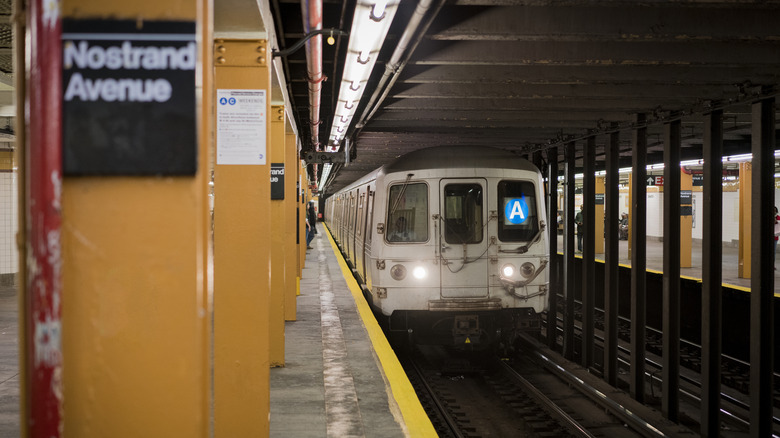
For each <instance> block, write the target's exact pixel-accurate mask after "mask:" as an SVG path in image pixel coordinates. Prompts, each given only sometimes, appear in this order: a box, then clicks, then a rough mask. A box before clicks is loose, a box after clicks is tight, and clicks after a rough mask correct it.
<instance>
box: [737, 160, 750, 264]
mask: <svg viewBox="0 0 780 438" xmlns="http://www.w3.org/2000/svg"><path fill="white" fill-rule="evenodd" d="M752 180H753V163H739V262H738V268H737V271H738V275H739V278H750V233H751V229H750V220H751V216H750V212H751V211H753V210H752V201H751V196H750V192H751V190H752V184H751V181H752Z"/></svg>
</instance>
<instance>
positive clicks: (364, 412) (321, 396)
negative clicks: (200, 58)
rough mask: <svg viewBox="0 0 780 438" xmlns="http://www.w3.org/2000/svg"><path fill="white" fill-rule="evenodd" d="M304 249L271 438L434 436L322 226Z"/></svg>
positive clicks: (275, 391)
mask: <svg viewBox="0 0 780 438" xmlns="http://www.w3.org/2000/svg"><path fill="white" fill-rule="evenodd" d="M318 229H319V230H320V233H319V234H318V236H317V237H316V238H315V239H314V240H313V241H312V247H313V248H314V249H310V250H308V251H307V253H306V265H305V268H304V270H303V276H302V278H301V287H300V295H299V296H298V299H297V305H298V312H297V320H296V321H292V322H287V323H286V327H285V361H286V362H285V366H284V367H282V368H274V369H271V437H293V436H294V437H326V436H327V437H403V436H416V437H417V436H431V437H435V436H436V433H435V431H434V429H433V427H432V426H431V424H430V421H429V420H428V418H427V416H426V415H425V412H424V410H423V409H422V406H420V403H419V401H418V400H417V396H416V395H415V394H414V390H413V389H412V387H411V384H410V383H409V381H408V380H407V378H406V375H405V374H404V373H403V370H402V369H401V366H400V364H398V361H397V359H396V357H395V354H394V353H393V351H392V349H391V348H390V346H389V345H388V343H387V340H386V339H385V338H384V336H383V334H382V332H381V329H380V328H379V326H378V325H377V323H376V320H375V319H374V317H373V315H372V314H371V311H370V310H369V308H368V306H367V305H366V303H365V301H364V300H363V298H362V295H361V292H360V289H359V287H358V285H357V283H356V282H355V281H354V280H353V279H352V277H351V275H350V273H349V270H348V268H347V266H346V264H344V262H343V259H341V256H340V255H337V252H336V251H335V246H334V245H333V243H332V240H331V239H330V237H329V236H328V234H327V230H325V227H324V226H323V225H322V224H319V225H318Z"/></svg>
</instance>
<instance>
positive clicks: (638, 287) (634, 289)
mask: <svg viewBox="0 0 780 438" xmlns="http://www.w3.org/2000/svg"><path fill="white" fill-rule="evenodd" d="M645 121H646V116H645V115H644V114H637V116H636V123H637V125H638V126H639V128H637V129H636V130H635V131H634V142H633V143H634V144H633V149H634V150H633V154H632V156H631V166H632V168H633V169H632V171H631V181H632V183H631V212H630V214H629V221H631V237H630V239H631V241H630V243H631V385H630V386H631V396H632V397H633V398H634V399H636V400H637V401H638V402H640V403H644V402H645V325H646V324H647V313H646V309H645V307H646V301H647V298H646V297H647V272H646V269H647V237H646V235H647V181H645V180H646V179H647V168H646V166H647V128H646V127H644V123H645Z"/></svg>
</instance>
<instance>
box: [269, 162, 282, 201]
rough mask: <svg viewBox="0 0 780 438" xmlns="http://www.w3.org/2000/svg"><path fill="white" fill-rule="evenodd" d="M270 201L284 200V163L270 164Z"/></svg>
mask: <svg viewBox="0 0 780 438" xmlns="http://www.w3.org/2000/svg"><path fill="white" fill-rule="evenodd" d="M271 199H272V200H277V199H284V163H271Z"/></svg>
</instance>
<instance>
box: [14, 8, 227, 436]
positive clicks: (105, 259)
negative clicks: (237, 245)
mask: <svg viewBox="0 0 780 438" xmlns="http://www.w3.org/2000/svg"><path fill="white" fill-rule="evenodd" d="M61 7H62V14H63V17H67V18H87V17H88V18H92V19H95V18H98V19H99V18H101V17H104V18H106V19H109V18H111V19H123V18H124V19H128V20H133V21H138V22H139V23H140V22H141V21H143V22H144V23H149V22H153V21H155V20H165V21H169V20H185V21H193V22H194V21H196V20H197V21H198V23H199V26H198V32H200V34H199V41H204V40H205V41H210V39H211V34H210V26H208V25H204V23H210V22H211V19H212V18H211V3H210V2H209V1H206V0H204V1H165V0H163V1H137V2H97V1H88V0H73V1H68V2H63V3H61ZM141 18H143V20H141ZM209 50H210V49H209ZM202 61H205V62H208V61H209V58H208V57H205V59H202ZM205 67H206V68H198V69H196V71H197V72H198V73H195V74H197V75H199V80H198V81H196V84H203V86H209V85H210V83H211V79H210V72H211V69H210V68H208V67H209V66H208V65H206V66H205ZM20 74H21V72H20ZM192 92H193V93H195V94H196V96H197V98H196V102H197V103H196V104H195V107H194V108H193V111H194V112H195V114H196V120H197V124H198V127H197V133H196V135H193V137H195V138H197V139H198V140H197V143H194V144H192V145H191V147H192V148H195V149H196V150H197V151H198V152H197V155H196V160H197V172H196V173H195V174H194V175H189V176H148V177H147V176H131V177H128V176H91V177H67V176H66V177H65V178H64V179H63V187H62V272H63V275H62V278H63V298H62V300H63V304H62V308H63V317H62V351H63V374H62V376H61V377H62V382H63V385H62V387H63V396H64V400H65V408H64V412H63V418H64V420H63V426H64V432H63V433H64V434H63V436H65V437H79V438H90V437H107V436H111V437H133V436H144V437H170V436H189V437H208V436H209V405H210V398H209V397H210V389H209V388H210V383H209V382H210V379H209V376H210V372H209V368H208V363H209V353H210V349H209V348H208V346H209V337H208V336H209V335H208V333H209V331H210V330H209V328H210V326H209V322H210V319H211V315H210V314H209V306H208V296H207V295H208V291H207V289H206V284H207V280H206V275H207V274H206V268H205V266H204V264H205V261H206V255H205V254H204V252H205V250H206V246H207V241H206V240H205V236H207V232H208V231H207V230H208V217H207V215H206V211H207V191H206V187H207V184H208V180H207V178H208V169H209V164H208V156H209V155H208V147H209V140H210V138H211V131H210V124H209V123H207V121H208V120H209V118H208V115H209V114H210V111H209V108H208V105H210V103H211V100H210V98H209V97H207V96H204V94H203V89H201V88H195V89H193V90H192ZM116 121H117V122H121V120H116ZM95 123H97V122H95ZM171 129H174V128H173V127H171ZM159 134H165V133H164V132H162V133H159ZM106 147H111V145H109V144H106Z"/></svg>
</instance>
